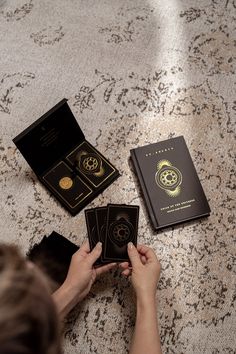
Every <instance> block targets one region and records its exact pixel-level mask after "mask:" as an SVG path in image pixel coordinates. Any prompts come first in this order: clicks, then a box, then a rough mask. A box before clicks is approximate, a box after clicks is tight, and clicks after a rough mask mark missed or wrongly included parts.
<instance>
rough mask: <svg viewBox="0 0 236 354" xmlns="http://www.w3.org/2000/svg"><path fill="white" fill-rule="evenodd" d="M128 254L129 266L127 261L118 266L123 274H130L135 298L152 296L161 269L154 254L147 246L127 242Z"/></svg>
mask: <svg viewBox="0 0 236 354" xmlns="http://www.w3.org/2000/svg"><path fill="white" fill-rule="evenodd" d="M128 255H129V259H130V262H131V267H130V266H129V263H128V262H124V263H121V264H120V267H121V268H122V269H123V271H122V274H123V275H125V276H129V275H131V281H132V284H133V287H134V289H135V292H136V295H137V299H144V300H145V299H147V298H148V299H150V298H154V297H155V294H156V289H157V284H158V281H159V278H160V271H161V265H160V262H159V261H158V259H157V256H156V254H155V253H154V251H153V250H152V249H151V248H150V247H148V246H145V245H138V246H137V248H136V247H135V246H134V245H133V244H132V243H129V244H128Z"/></svg>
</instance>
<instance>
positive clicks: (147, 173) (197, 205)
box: [130, 136, 210, 230]
mask: <svg viewBox="0 0 236 354" xmlns="http://www.w3.org/2000/svg"><path fill="white" fill-rule="evenodd" d="M130 152H131V159H132V162H133V165H134V168H135V171H136V173H137V176H138V179H139V182H140V185H141V189H142V192H143V196H144V199H145V202H146V205H147V209H148V212H149V215H150V218H151V220H152V223H153V226H154V228H155V229H156V230H157V229H160V228H163V227H167V226H170V225H174V224H177V223H181V222H184V221H189V220H192V219H196V218H199V217H203V216H208V215H209V214H210V207H209V204H208V202H207V199H206V196H205V193H204V191H203V188H202V186H201V183H200V181H199V178H198V175H197V172H196V170H195V167H194V164H193V161H192V159H191V156H190V153H189V150H188V148H187V145H186V143H185V140H184V137H183V136H180V137H177V138H172V139H168V140H165V141H162V142H158V143H155V144H150V145H146V146H143V147H139V148H136V149H133V150H131V151H130Z"/></svg>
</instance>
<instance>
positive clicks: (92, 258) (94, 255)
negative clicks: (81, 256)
mask: <svg viewBox="0 0 236 354" xmlns="http://www.w3.org/2000/svg"><path fill="white" fill-rule="evenodd" d="M101 253H102V243H101V242H98V243H97V244H96V246H95V247H94V249H93V250H92V251H91V252H90V253H89V255H88V257H87V261H88V262H89V264H90V265H91V266H93V264H94V263H95V262H96V260H97V259H98V258H99V257H100V256H101Z"/></svg>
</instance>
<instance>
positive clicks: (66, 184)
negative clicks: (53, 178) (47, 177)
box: [59, 177, 73, 189]
mask: <svg viewBox="0 0 236 354" xmlns="http://www.w3.org/2000/svg"><path fill="white" fill-rule="evenodd" d="M59 186H60V187H61V189H70V188H71V187H72V186H73V181H72V179H71V178H70V177H63V178H61V179H60V181H59Z"/></svg>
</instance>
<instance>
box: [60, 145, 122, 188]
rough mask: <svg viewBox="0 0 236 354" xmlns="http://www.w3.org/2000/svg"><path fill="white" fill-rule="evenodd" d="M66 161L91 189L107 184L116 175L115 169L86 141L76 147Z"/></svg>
mask: <svg viewBox="0 0 236 354" xmlns="http://www.w3.org/2000/svg"><path fill="white" fill-rule="evenodd" d="M66 159H67V160H68V161H69V162H70V163H71V164H72V165H73V166H74V167H75V168H76V170H77V171H78V172H79V173H80V174H81V175H82V176H83V178H85V179H86V181H87V182H88V183H89V184H91V185H92V186H93V188H98V187H99V186H100V185H102V184H104V183H108V182H109V179H110V178H111V176H113V175H114V174H115V173H116V168H115V167H114V166H113V165H112V164H111V163H110V162H109V161H108V160H107V159H106V158H105V157H104V156H102V154H100V153H99V151H98V150H97V149H95V148H94V147H93V146H92V145H91V144H89V143H88V142H87V141H83V143H82V144H80V145H79V146H77V147H76V149H75V150H73V151H72V152H71V153H70V154H69V155H68V156H67V157H66Z"/></svg>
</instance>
